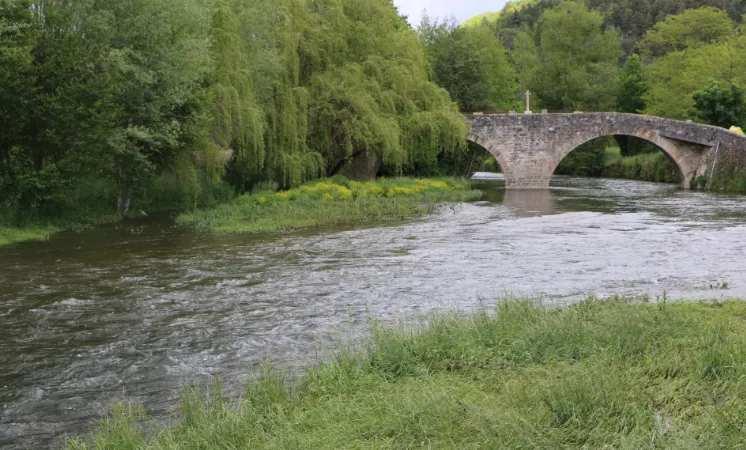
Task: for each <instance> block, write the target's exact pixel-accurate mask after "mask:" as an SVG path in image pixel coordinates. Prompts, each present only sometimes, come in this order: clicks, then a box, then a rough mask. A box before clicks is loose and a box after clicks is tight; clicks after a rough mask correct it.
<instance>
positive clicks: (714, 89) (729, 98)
mask: <svg viewBox="0 0 746 450" xmlns="http://www.w3.org/2000/svg"><path fill="white" fill-rule="evenodd" d="M743 94H744V91H743V89H742V88H741V87H740V86H739V85H738V83H736V82H732V83H730V85H728V86H727V87H726V86H721V85H720V83H718V82H717V81H715V80H713V79H711V80H710V84H709V86H707V88H705V89H703V90H701V91H698V92H695V93H694V96H693V97H694V109H695V110H696V114H697V116H698V117H699V118H700V119H702V120H703V121H704V122H705V123H708V124H710V125H715V126H718V127H723V128H730V127H731V126H733V125H736V126H742V125H743V124H744V121H745V120H746V105H745V104H744V98H743Z"/></svg>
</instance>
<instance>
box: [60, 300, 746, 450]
mask: <svg viewBox="0 0 746 450" xmlns="http://www.w3.org/2000/svg"><path fill="white" fill-rule="evenodd" d="M744 321H746V304H744V303H742V302H726V303H714V304H705V303H677V304H648V303H634V302H630V301H626V300H623V299H616V300H609V301H592V300H589V301H587V302H584V303H581V304H577V305H575V306H572V307H569V308H563V309H546V308H543V307H540V306H536V305H534V304H532V303H528V302H521V301H509V302H505V303H502V304H500V305H499V307H498V309H497V313H496V314H487V313H480V314H476V315H474V316H468V317H456V316H440V317H436V318H434V319H432V320H431V321H430V322H429V324H428V325H427V326H422V327H419V328H417V329H402V328H396V329H392V328H382V327H374V332H373V337H372V339H371V342H370V345H369V347H368V348H367V349H365V350H362V351H358V352H352V351H347V352H342V353H341V355H340V356H339V357H337V358H336V359H335V360H334V361H333V362H331V363H328V364H326V365H322V366H319V367H318V368H316V369H313V370H311V371H310V372H308V373H307V374H306V375H304V376H303V377H302V378H300V379H299V380H296V381H295V382H290V383H288V382H286V380H284V379H283V378H282V377H279V376H276V375H270V374H266V373H265V374H264V375H263V376H262V377H261V378H260V379H259V380H258V381H255V382H253V383H251V384H250V386H249V387H248V390H247V391H246V394H245V395H244V398H243V399H242V400H240V401H235V402H234V401H229V400H226V399H224V398H222V397H221V395H220V394H219V391H217V390H216V391H215V392H213V393H211V394H209V395H201V394H199V393H197V392H196V391H193V390H192V391H185V393H184V395H183V399H182V402H181V404H180V406H179V408H178V410H177V413H176V414H175V417H174V421H173V422H172V423H171V425H170V426H168V427H166V428H162V427H161V426H158V425H155V424H152V423H149V422H147V420H145V419H143V416H142V414H143V413H142V409H141V408H140V407H137V406H133V405H129V406H121V407H118V408H115V409H114V411H113V413H112V415H111V416H110V417H109V418H108V419H107V420H106V421H104V422H103V423H102V424H101V425H100V427H99V428H98V430H97V431H96V432H95V434H94V436H93V437H92V438H91V440H90V441H85V442H84V441H82V440H71V441H68V442H67V444H66V445H67V448H68V449H83V448H107V449H124V448H151V449H166V448H169V449H175V448H185V449H186V448H205V449H207V448H415V447H417V448H421V447H424V448H568V447H569V448H576V447H582V446H585V447H587V448H635V449H637V448H743V446H744V444H746V437H745V435H744V429H746V327H745V326H744Z"/></svg>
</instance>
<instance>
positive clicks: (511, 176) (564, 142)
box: [466, 113, 746, 189]
mask: <svg viewBox="0 0 746 450" xmlns="http://www.w3.org/2000/svg"><path fill="white" fill-rule="evenodd" d="M466 117H467V121H468V122H469V129H470V131H469V136H468V139H469V140H470V141H472V142H474V143H476V144H479V145H481V146H482V147H484V148H485V149H486V150H487V151H488V152H490V153H491V154H492V155H494V156H495V159H497V162H498V163H499V164H500V167H501V168H502V170H503V173H504V175H505V187H506V188H507V189H546V188H548V187H549V180H550V179H551V177H552V174H553V173H554V171H555V169H556V168H557V166H558V165H559V163H560V161H562V158H564V157H565V156H567V154H568V153H570V152H571V151H573V150H574V149H575V148H577V147H578V146H579V145H580V144H583V143H585V142H588V141H590V140H593V139H596V138H599V137H602V136H612V135H627V136H635V137H638V138H640V139H644V140H646V141H649V142H652V143H653V144H655V145H656V146H657V147H658V148H660V149H661V150H662V151H663V153H664V154H665V155H666V156H667V157H668V159H669V160H670V161H672V162H673V163H674V165H675V166H676V168H677V169H678V171H679V174H680V175H681V186H682V187H683V188H689V187H690V185H691V182H692V180H693V179H695V178H696V177H698V176H700V175H704V176H705V177H707V178H710V177H711V176H712V173H713V172H714V170H715V165H716V164H717V159H718V154H719V153H722V152H726V153H733V152H742V153H744V154H746V137H744V136H741V135H739V134H737V133H733V132H730V131H728V130H726V129H724V128H719V127H713V126H709V125H701V124H697V123H692V122H684V121H680V120H674V119H665V118H661V117H652V116H643V115H638V114H625V113H572V114H546V113H543V114H520V115H519V114H470V115H467V116H466Z"/></svg>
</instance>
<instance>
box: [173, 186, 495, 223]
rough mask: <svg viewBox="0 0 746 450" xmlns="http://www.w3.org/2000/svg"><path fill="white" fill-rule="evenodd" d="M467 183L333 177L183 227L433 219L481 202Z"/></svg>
mask: <svg viewBox="0 0 746 450" xmlns="http://www.w3.org/2000/svg"><path fill="white" fill-rule="evenodd" d="M481 196H482V193H481V192H480V191H473V190H471V186H470V183H469V182H468V181H466V180H454V179H449V178H440V179H408V178H395V179H385V178H381V179H378V180H376V181H366V182H358V181H350V180H348V179H347V178H345V177H340V176H336V177H332V178H328V179H325V180H319V181H314V182H310V183H306V184H304V185H302V186H300V187H298V188H296V189H291V190H288V191H281V192H272V191H267V192H256V193H252V194H246V195H242V196H240V197H238V198H236V199H235V200H233V201H232V202H230V203H228V204H223V205H219V206H217V207H214V208H210V209H203V210H195V211H190V212H185V213H182V214H180V215H179V216H178V217H177V218H176V221H177V223H179V224H181V225H184V226H188V227H192V228H196V229H199V230H205V231H214V232H240V233H252V232H265V231H278V230H296V229H304V228H316V227H320V226H334V225H349V224H355V223H362V222H369V221H377V220H402V219H407V218H411V217H417V216H422V215H425V214H430V213H432V212H434V211H435V210H436V208H437V207H438V205H439V204H441V203H443V202H462V201H472V200H477V199H479V198H480V197H481Z"/></svg>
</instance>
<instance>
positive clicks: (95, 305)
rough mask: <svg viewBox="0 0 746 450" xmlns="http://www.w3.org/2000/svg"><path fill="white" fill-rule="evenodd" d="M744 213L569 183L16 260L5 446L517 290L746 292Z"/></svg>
mask: <svg viewBox="0 0 746 450" xmlns="http://www.w3.org/2000/svg"><path fill="white" fill-rule="evenodd" d="M745 205H746V202H745V201H744V197H739V196H724V195H713V194H708V193H703V192H686V191H681V190H677V189H675V187H673V186H669V185H661V184H650V183H639V182H630V181H619V180H586V179H572V178H558V179H556V180H554V182H553V189H552V190H551V191H505V190H503V189H501V188H500V187H499V186H498V187H493V188H490V190H489V191H488V193H487V195H486V200H485V201H482V202H476V203H474V204H462V205H456V206H453V207H447V208H443V209H442V210H441V211H440V212H439V213H438V214H435V215H433V216H431V217H427V218H423V219H419V220H413V221H409V222H406V223H399V224H386V225H385V226H378V227H356V228H346V229H327V230H316V231H308V232H301V233H289V234H281V233H280V234H267V235H212V234H198V233H193V232H189V231H185V230H182V229H178V228H175V227H172V226H171V225H170V224H169V223H168V222H167V221H151V222H131V223H127V224H119V225H116V226H111V227H104V228H101V229H96V230H92V231H87V232H84V233H82V234H76V233H66V234H63V235H60V236H58V237H56V238H55V239H53V240H52V241H50V242H47V243H29V244H24V245H19V246H17V247H14V248H10V249H0V325H2V326H0V354H2V357H3V364H0V447H8V448H14V447H17V446H21V445H28V446H29V447H31V448H39V447H49V446H51V445H53V442H54V440H55V439H56V437H57V436H58V435H59V434H60V433H65V432H67V433H80V432H85V431H86V430H87V429H88V427H89V426H90V424H91V422H92V421H93V420H95V419H96V418H97V417H100V414H101V413H102V412H103V411H104V410H105V409H106V406H107V405H108V404H109V402H110V401H111V400H112V399H114V398H118V397H121V396H122V395H124V396H130V397H131V396H139V397H141V398H142V399H144V402H145V405H146V407H147V408H148V410H149V411H150V412H151V413H153V414H154V415H156V416H161V417H163V416H164V415H165V414H166V413H167V412H168V411H169V408H172V407H173V405H174V403H175V401H176V399H177V397H178V388H179V385H180V384H182V383H189V382H204V381H208V380H210V379H211V377H212V376H215V375H220V376H221V377H223V378H224V379H225V382H226V386H227V387H228V388H229V389H231V390H233V391H234V392H236V391H237V390H238V389H239V387H240V385H241V383H242V380H243V379H244V378H245V376H246V375H247V374H248V373H250V372H251V371H252V370H255V368H256V366H257V364H259V363H260V362H261V361H262V360H263V359H264V358H265V357H267V356H269V357H271V358H273V359H274V360H275V361H277V362H279V363H280V364H283V365H289V366H291V367H302V366H306V365H308V364H311V363H313V362H314V361H316V360H317V358H319V357H323V356H324V355H326V350H325V349H327V348H328V346H330V345H334V343H335V342H336V341H335V339H337V338H340V337H354V336H360V335H361V334H362V333H365V332H366V330H367V318H368V317H369V316H372V317H374V318H376V319H379V320H383V321H388V322H395V321H396V320H398V319H400V318H403V317H404V318H412V317H418V316H421V315H426V314H429V313H431V312H432V311H435V310H439V309H443V308H459V309H460V310H463V311H469V310H471V309H473V308H475V307H479V306H480V305H483V304H489V303H491V302H492V301H493V299H494V298H495V297H496V296H498V295H500V294H503V293H505V292H515V293H522V294H529V295H541V296H542V297H543V299H544V301H545V302H547V303H549V302H558V303H567V302H572V301H575V300H578V299H581V298H583V296H585V295H588V294H590V293H596V294H598V295H600V296H604V295H612V294H627V295H641V294H647V295H650V296H652V297H653V298H655V296H660V295H663V293H664V292H665V293H666V295H668V296H669V297H673V298H676V297H687V298H721V297H741V298H746V246H744V245H743V242H744V241H745V240H746V227H745V226H744V224H745V223H746V222H744V219H746V209H745V208H744V206H745ZM721 282H727V283H728V289H725V290H722V289H713V288H711V286H715V285H716V284H717V283H721ZM720 286H722V284H721V285H720Z"/></svg>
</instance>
